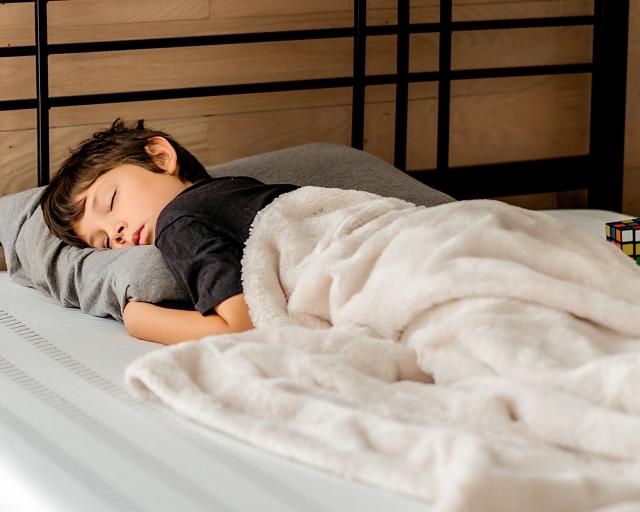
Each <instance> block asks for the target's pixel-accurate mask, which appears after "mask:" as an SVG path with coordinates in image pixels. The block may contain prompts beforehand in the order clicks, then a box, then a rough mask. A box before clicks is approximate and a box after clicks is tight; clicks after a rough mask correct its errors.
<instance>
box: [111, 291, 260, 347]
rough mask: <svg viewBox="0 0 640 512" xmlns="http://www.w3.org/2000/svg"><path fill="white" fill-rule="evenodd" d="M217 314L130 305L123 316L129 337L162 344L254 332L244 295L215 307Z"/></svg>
mask: <svg viewBox="0 0 640 512" xmlns="http://www.w3.org/2000/svg"><path fill="white" fill-rule="evenodd" d="M215 310H216V313H217V314H211V315H206V316H203V315H201V314H200V313H199V312H198V311H185V310H181V309H170V308H163V307H160V306H156V305H155V304H149V303H147V302H129V303H128V304H127V305H126V306H125V308H124V311H123V313H122V318H123V320H124V325H125V327H126V328H127V331H128V332H129V334H131V335H132V336H135V337H136V338H140V339H143V340H147V341H154V342H157V343H162V344H164V345H171V344H173V343H178V342H180V341H186V340H194V339H199V338H202V337H203V336H207V335H210V334H224V333H230V332H241V331H246V330H249V329H253V323H252V322H251V318H250V316H249V308H248V307H247V304H246V303H245V301H244V294H239V295H235V296H233V297H230V298H229V299H227V300H225V301H223V302H221V303H220V304H219V305H218V306H216V308H215Z"/></svg>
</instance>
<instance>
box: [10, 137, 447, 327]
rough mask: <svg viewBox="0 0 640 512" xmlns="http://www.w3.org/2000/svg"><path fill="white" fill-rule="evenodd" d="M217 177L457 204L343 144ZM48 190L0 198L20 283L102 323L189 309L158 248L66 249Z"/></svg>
mask: <svg viewBox="0 0 640 512" xmlns="http://www.w3.org/2000/svg"><path fill="white" fill-rule="evenodd" d="M207 170H208V172H209V173H210V174H211V175H212V176H234V175H235V176H253V177H255V178H257V179H259V180H261V181H263V182H265V183H294V184H297V185H315V186H323V187H336V188H344V189H359V190H365V191H368V192H373V193H376V194H380V195H386V196H393V197H398V198H401V199H405V200H407V201H411V202H413V203H416V204H420V205H425V206H434V205H437V204H441V203H446V202H449V201H453V199H452V198H451V197H449V196H447V195H446V194H443V193H442V192H438V191H437V190H433V189H431V188H429V187H427V186H425V185H422V184H421V183H419V182H417V181H416V180H414V179H413V178H410V177H409V176H407V175H405V174H404V173H403V172H401V171H399V170H398V169H396V168H395V167H393V166H391V165H389V164H388V163H386V162H384V161H383V160H381V159H379V158H376V157H374V156H372V155H370V154H367V153H364V152H362V151H358V150H356V149H353V148H350V147H348V146H340V145H336V144H306V145H304V146H297V147H293V148H289V149H283V150H280V151H273V152H271V153H265V154H262V155H256V156H252V157H248V158H243V159H240V160H235V161H232V162H227V163H224V164H220V165H216V166H213V167H210V168H208V169H207ZM42 190H43V187H41V188H33V189H29V190H25V191H23V192H19V193H17V194H13V195H9V196H4V197H0V219H1V221H0V245H2V246H3V247H4V252H5V258H6V264H7V268H8V270H9V274H10V275H11V277H12V278H13V279H14V280H15V281H17V282H18V283H20V284H23V285H25V286H29V287H32V288H35V289H37V290H39V291H41V292H42V293H44V294H45V295H48V296H50V297H53V298H55V299H57V300H59V301H60V302H61V303H62V304H63V305H65V306H69V307H79V308H80V309H81V310H82V311H84V312H86V313H90V314H92V315H95V316H111V317H113V318H116V319H118V320H121V319H122V311H123V309H124V306H125V305H126V304H127V302H128V301H131V300H133V301H143V302H151V303H155V304H158V303H170V304H173V305H184V304H185V303H188V302H189V298H188V297H189V296H188V293H187V290H186V289H185V288H184V287H183V286H182V285H179V284H178V283H177V282H176V281H175V280H174V278H173V276H172V275H171V274H170V272H169V270H168V269H167V267H166V265H165V263H164V260H163V259H162V256H161V255H160V252H159V251H158V250H157V249H156V248H155V247H153V246H143V247H132V248H127V249H119V250H117V251H110V250H94V249H78V248H76V247H71V246H68V245H65V244H63V243H62V242H61V241H60V240H58V239H57V238H55V237H54V236H53V235H52V234H51V233H50V232H49V230H48V228H47V227H46V225H45V223H44V220H43V218H42V210H41V209H40V207H39V199H40V196H41V194H42Z"/></svg>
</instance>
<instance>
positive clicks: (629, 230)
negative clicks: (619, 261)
mask: <svg viewBox="0 0 640 512" xmlns="http://www.w3.org/2000/svg"><path fill="white" fill-rule="evenodd" d="M604 232H605V235H606V236H607V240H608V241H609V242H611V243H612V244H615V245H617V246H618V247H619V248H620V249H622V251H623V252H624V253H625V254H626V255H628V256H630V257H631V258H633V259H634V260H635V261H636V263H637V264H638V265H640V218H636V219H625V220H618V221H615V222H607V223H606V225H605V227H604Z"/></svg>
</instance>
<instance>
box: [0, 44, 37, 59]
mask: <svg viewBox="0 0 640 512" xmlns="http://www.w3.org/2000/svg"><path fill="white" fill-rule="evenodd" d="M35 54H36V47H35V46H11V47H7V48H0V58H3V57H29V56H33V55H35Z"/></svg>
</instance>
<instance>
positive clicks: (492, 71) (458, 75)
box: [451, 62, 593, 80]
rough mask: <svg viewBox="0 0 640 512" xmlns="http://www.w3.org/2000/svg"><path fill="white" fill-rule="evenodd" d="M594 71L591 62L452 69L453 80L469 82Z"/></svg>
mask: <svg viewBox="0 0 640 512" xmlns="http://www.w3.org/2000/svg"><path fill="white" fill-rule="evenodd" d="M592 71H593V65H592V64H591V63H590V62H586V63H579V64H549V65H546V66H518V67H510V68H486V69H452V70H451V79H452V80H469V79H474V78H507V77H517V76H537V75H568V74H576V73H591V72H592Z"/></svg>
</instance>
